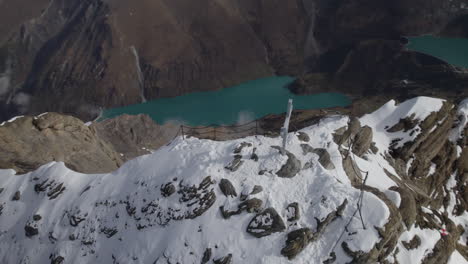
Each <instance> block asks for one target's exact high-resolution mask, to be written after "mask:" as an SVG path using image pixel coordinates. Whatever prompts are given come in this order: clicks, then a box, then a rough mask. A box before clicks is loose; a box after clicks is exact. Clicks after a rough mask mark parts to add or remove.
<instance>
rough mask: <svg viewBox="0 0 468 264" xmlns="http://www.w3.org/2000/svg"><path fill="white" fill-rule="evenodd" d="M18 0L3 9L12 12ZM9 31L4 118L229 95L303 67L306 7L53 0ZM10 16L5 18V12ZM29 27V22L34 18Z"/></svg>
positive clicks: (0, 57)
mask: <svg viewBox="0 0 468 264" xmlns="http://www.w3.org/2000/svg"><path fill="white" fill-rule="evenodd" d="M7 2H8V1H6V2H4V3H3V4H4V5H6V4H7ZM47 4H48V6H47V7H46V8H44V9H43V11H42V13H41V14H40V15H38V14H31V15H29V16H28V17H27V18H23V17H17V18H16V20H15V21H14V22H17V20H21V19H25V21H24V22H23V23H20V24H18V23H16V24H15V23H13V22H12V23H11V26H12V27H13V28H12V29H9V31H6V30H4V32H5V35H8V36H9V37H8V38H6V39H4V40H3V41H2V42H0V47H1V48H0V65H2V66H1V68H0V70H2V71H1V72H2V75H0V77H1V78H3V79H0V85H1V87H0V88H1V89H0V91H1V93H0V101H1V102H2V111H0V112H1V115H2V117H1V118H2V119H5V118H7V117H8V116H11V115H12V114H15V113H16V114H18V113H38V112H43V111H50V110H55V111H60V112H71V113H74V114H77V115H79V116H81V117H87V118H89V117H90V116H93V115H95V114H96V112H97V109H98V107H110V106H117V105H127V104H130V103H137V102H141V101H144V100H146V98H148V99H151V98H157V97H167V96H177V95H181V94H184V93H188V92H193V91H203V90H213V89H220V88H223V87H226V86H229V85H233V84H236V83H239V82H242V81H246V80H250V79H255V78H259V77H265V76H270V75H273V74H275V73H277V74H296V73H299V72H300V69H301V67H302V58H303V54H302V47H303V42H304V41H303V39H304V32H305V31H306V26H307V17H306V16H304V15H303V9H302V6H301V5H300V3H299V2H296V1H288V2H284V1H268V2H263V1H239V2H230V1H221V0H220V1H204V2H202V3H194V2H191V1H163V0H160V1H139V2H138V3H136V2H128V1H101V0H86V1H76V0H52V1H50V2H48V3H47ZM2 12H3V11H2ZM28 19H29V20H28Z"/></svg>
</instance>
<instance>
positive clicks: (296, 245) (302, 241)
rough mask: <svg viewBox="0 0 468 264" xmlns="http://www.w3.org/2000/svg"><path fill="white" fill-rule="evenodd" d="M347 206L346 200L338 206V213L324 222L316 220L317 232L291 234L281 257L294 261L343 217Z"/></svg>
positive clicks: (329, 215)
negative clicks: (333, 223) (336, 220)
mask: <svg viewBox="0 0 468 264" xmlns="http://www.w3.org/2000/svg"><path fill="white" fill-rule="evenodd" d="M347 204H348V200H346V199H345V200H344V201H343V203H342V204H341V205H340V206H338V208H337V209H336V211H333V212H331V213H329V214H328V215H327V216H326V217H325V219H324V220H319V219H317V218H316V221H317V230H316V231H315V232H312V231H311V230H310V228H301V229H298V230H294V231H291V232H289V234H288V236H287V240H286V246H285V247H284V248H283V249H281V255H283V256H285V257H287V258H288V259H289V260H292V259H294V258H295V257H296V256H297V255H298V254H299V253H301V252H302V250H304V248H305V247H306V246H307V245H308V244H309V243H311V242H314V241H316V240H317V239H319V238H320V236H322V234H323V233H324V232H325V229H326V228H327V227H328V225H329V224H330V223H332V222H333V221H334V220H335V219H336V218H338V217H341V216H342V215H343V211H344V209H345V208H346V205H347Z"/></svg>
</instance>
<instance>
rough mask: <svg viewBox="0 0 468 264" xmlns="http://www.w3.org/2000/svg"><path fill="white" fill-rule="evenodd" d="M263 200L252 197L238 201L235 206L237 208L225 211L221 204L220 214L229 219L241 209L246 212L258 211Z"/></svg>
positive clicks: (240, 211) (239, 212)
mask: <svg viewBox="0 0 468 264" xmlns="http://www.w3.org/2000/svg"><path fill="white" fill-rule="evenodd" d="M262 205H263V201H262V200H260V199H257V198H252V199H249V200H246V201H244V202H242V203H240V204H239V205H238V206H237V210H235V211H227V210H225V209H224V206H221V207H220V208H219V209H220V210H221V215H222V216H223V218H224V219H229V218H230V217H231V216H233V215H239V214H241V213H242V212H243V211H246V212H248V213H259V212H260V211H261V210H262Z"/></svg>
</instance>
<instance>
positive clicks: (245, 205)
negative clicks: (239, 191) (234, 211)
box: [238, 198, 263, 213]
mask: <svg viewBox="0 0 468 264" xmlns="http://www.w3.org/2000/svg"><path fill="white" fill-rule="evenodd" d="M262 205H263V202H262V200H260V199H257V198H252V199H249V200H246V201H244V202H242V203H240V204H239V209H238V210H240V211H246V212H248V213H259V212H260V211H261V210H262Z"/></svg>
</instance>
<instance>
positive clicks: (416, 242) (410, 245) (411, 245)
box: [402, 235, 421, 250]
mask: <svg viewBox="0 0 468 264" xmlns="http://www.w3.org/2000/svg"><path fill="white" fill-rule="evenodd" d="M402 243H403V246H404V247H405V248H406V249H407V250H412V249H416V248H418V247H419V246H420V245H421V238H419V236H418V235H414V237H413V238H412V239H411V240H410V241H403V242H402Z"/></svg>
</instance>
